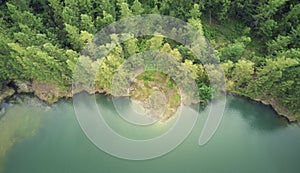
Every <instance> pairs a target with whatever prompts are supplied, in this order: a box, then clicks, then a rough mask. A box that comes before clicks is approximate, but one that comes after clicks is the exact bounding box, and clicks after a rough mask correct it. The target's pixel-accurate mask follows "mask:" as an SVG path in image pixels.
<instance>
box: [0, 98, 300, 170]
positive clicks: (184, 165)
mask: <svg viewBox="0 0 300 173" xmlns="http://www.w3.org/2000/svg"><path fill="white" fill-rule="evenodd" d="M24 100H25V101H24ZM36 103H38V101H37V100H36V99H35V98H30V97H25V99H23V100H22V101H19V102H16V103H11V104H8V105H6V109H7V113H6V115H5V116H4V117H3V118H2V119H1V120H0V122H1V123H0V140H2V139H5V141H4V140H2V142H0V147H2V157H3V158H2V159H1V157H0V168H1V169H0V172H1V171H2V172H3V173H83V172H87V173H95V172H97V173H102V172H103V173H110V172H111V173H127V172H128V173H135V172H143V173H154V172H156V173H169V172H170V173H171V172H172V173H182V172H191V173H199V172H204V173H216V172H222V173H250V172H251V173H252V172H259V173H260V172H262V173H277V172H278V173H279V172H282V173H283V172H284V173H298V172H300V168H299V162H300V151H298V150H299V149H300V126H299V124H297V123H293V124H288V123H287V122H286V120H285V119H284V118H281V117H279V116H278V115H277V114H276V113H275V112H274V111H273V110H272V109H271V108H270V107H268V106H264V105H262V104H259V103H256V102H252V101H249V100H247V99H244V98H240V97H235V96H227V104H226V109H225V113H224V117H223V119H222V122H221V124H220V127H219V128H218V130H217V132H216V133H215V135H214V136H213V137H212V139H211V140H210V141H209V142H208V143H207V144H206V145H204V146H199V145H198V138H199V135H200V133H201V130H202V128H203V124H204V121H205V120H206V118H207V115H208V112H209V110H208V109H203V110H201V111H199V115H198V116H199V117H198V121H197V123H196V125H195V127H194V129H193V130H192V132H191V134H190V135H189V136H188V137H187V139H186V140H185V141H184V142H183V143H182V144H180V145H179V146H178V147H177V148H176V149H174V150H173V151H171V152H169V153H167V154H166V155H163V156H161V157H158V158H154V159H150V160H143V161H132V160H124V159H119V158H116V157H114V156H111V155H109V154H107V153H105V152H103V151H102V150H99V149H98V148H97V147H96V146H95V145H94V144H93V143H92V142H90V140H88V138H87V137H86V136H85V134H84V132H83V131H82V129H81V127H80V125H79V123H78V122H77V119H76V115H75V112H74V108H73V104H72V101H70V100H67V101H63V100H62V101H59V102H58V103H56V104H53V105H52V106H51V107H50V108H49V107H47V106H46V105H43V104H36ZM97 103H98V104H99V105H102V107H103V108H104V109H106V114H105V115H104V118H105V120H106V121H107V122H108V124H109V125H110V126H111V127H112V128H113V129H114V130H115V131H116V132H118V133H119V134H121V135H124V136H127V137H130V138H133V139H143V138H152V137H155V136H157V135H160V134H162V133H164V132H165V131H167V130H168V129H169V128H170V127H171V125H172V123H173V120H170V121H168V122H167V123H165V124H158V125H156V124H154V125H152V126H151V127H150V128H148V129H147V130H143V128H144V127H143V126H134V125H132V124H130V123H126V122H123V119H122V118H120V117H119V116H118V114H117V112H116V111H115V109H114V106H113V103H112V99H111V97H108V96H103V95H100V96H97ZM0 151H1V150H0Z"/></svg>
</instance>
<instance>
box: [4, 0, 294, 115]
mask: <svg viewBox="0 0 300 173" xmlns="http://www.w3.org/2000/svg"><path fill="white" fill-rule="evenodd" d="M149 13H157V14H163V15H170V16H174V17H177V18H180V19H182V20H184V21H187V22H189V23H191V24H192V25H194V26H196V27H197V28H198V29H199V32H200V33H201V34H203V35H205V36H206V38H208V39H209V41H210V42H211V44H212V46H213V47H214V53H215V54H217V55H218V57H219V60H220V62H221V64H222V67H223V68H224V71H225V75H226V80H227V81H226V82H227V90H229V91H231V92H234V93H237V94H239V95H244V96H247V97H249V98H251V99H254V100H259V101H263V102H265V103H269V104H272V106H273V107H274V108H275V110H277V111H278V112H279V113H280V114H283V115H286V116H288V117H289V118H290V119H291V120H294V119H300V106H299V105H300V99H299V98H300V76H299V75H300V64H299V61H300V22H299V21H300V3H299V2H298V1H296V0H262V1H259V2H257V1H255V0H226V1H225V0H211V1H203V2H202V1H200V2H199V1H195V0H187V1H176V0H160V1H141V0H140V1H139V0H112V1H108V0H86V1H83V0H63V1H62V0H40V1H34V0H2V1H0V48H1V49H0V82H1V83H2V88H6V87H7V85H8V84H10V83H11V82H12V81H13V82H14V83H15V84H16V86H17V88H22V87H23V88H25V89H27V90H26V91H22V90H20V91H19V92H34V93H35V94H36V95H37V96H38V97H39V98H41V99H43V100H48V101H49V100H51V101H50V102H54V101H55V100H57V99H58V98H59V97H63V96H66V95H68V96H70V91H71V87H72V75H73V70H74V67H75V64H76V63H77V61H78V57H79V54H80V51H81V50H82V48H83V47H84V46H85V45H86V43H87V42H88V41H89V40H91V38H92V37H93V36H94V35H95V33H96V32H97V31H98V30H100V29H101V28H103V27H105V26H107V25H108V24H110V23H112V22H114V21H117V20H119V19H122V18H126V17H130V16H134V15H139V14H149ZM201 19H202V20H201ZM201 21H202V22H201ZM202 28H203V29H202ZM120 37H121V36H120V35H111V39H112V40H113V39H119V38H120ZM155 49H158V50H161V51H164V52H167V53H169V54H172V55H173V56H174V57H177V60H178V61H180V62H182V64H183V65H184V66H185V67H186V68H188V69H189V70H190V72H191V74H192V76H193V78H194V79H195V80H196V82H197V88H198V91H199V94H200V100H201V101H207V100H209V99H211V97H212V96H213V95H215V94H214V92H216V89H215V88H214V87H213V86H210V85H209V80H208V76H207V74H206V70H205V69H206V68H207V67H210V66H204V64H202V63H201V62H200V61H199V60H197V59H195V57H194V56H193V55H192V53H191V51H189V50H188V49H187V48H186V47H184V46H182V45H180V44H177V43H175V42H174V41H172V40H169V39H166V38H162V37H157V36H153V37H152V36H149V37H143V38H132V39H130V40H129V41H127V42H124V43H122V44H119V45H117V48H116V49H114V51H112V52H111V53H110V54H109V55H107V56H106V57H105V58H104V59H103V60H101V61H100V60H97V61H93V60H91V59H89V58H81V59H80V61H82V62H80V63H81V64H82V65H83V67H85V69H87V70H86V71H85V72H84V73H82V74H80V76H77V77H80V78H85V75H90V74H95V73H97V75H96V79H95V85H96V90H97V91H108V92H109V91H110V87H111V82H112V78H113V74H114V73H115V72H116V68H117V67H118V66H120V64H122V63H123V62H124V61H125V60H126V59H127V58H129V57H130V56H131V55H133V54H135V53H138V52H143V51H145V50H155ZM95 66H100V68H99V69H100V70H99V71H95V70H96V69H97V68H95ZM204 67H205V68H204ZM215 73H216V74H214V75H213V76H219V75H220V74H218V72H217V71H216V72H215ZM75 77H76V76H75ZM86 79H88V78H86ZM86 83H89V81H86ZM41 88H43V89H42V91H41ZM47 88H48V89H49V91H48V90H47ZM3 90H4V89H3ZM1 93H3V91H2V90H1Z"/></svg>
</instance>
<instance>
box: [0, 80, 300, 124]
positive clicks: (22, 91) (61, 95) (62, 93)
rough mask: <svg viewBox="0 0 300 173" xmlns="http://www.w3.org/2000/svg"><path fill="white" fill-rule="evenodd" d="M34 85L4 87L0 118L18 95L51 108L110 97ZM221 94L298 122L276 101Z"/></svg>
mask: <svg viewBox="0 0 300 173" xmlns="http://www.w3.org/2000/svg"><path fill="white" fill-rule="evenodd" d="M36 84H38V86H39V87H37V86H35V87H33V86H32V85H33V84H31V83H26V84H25V83H19V84H17V83H14V85H13V86H7V85H6V86H4V87H3V89H2V91H1V93H0V117H2V116H4V115H5V112H6V110H5V108H4V107H3V103H4V102H6V101H8V100H10V99H11V98H13V97H17V96H18V95H29V96H32V97H36V98H38V99H39V100H40V101H42V102H44V103H45V104H46V105H48V106H51V105H52V104H54V103H57V102H59V101H60V100H69V99H72V97H73V96H74V95H76V94H80V93H82V92H86V93H88V94H90V95H92V94H99V95H101V94H103V95H110V94H109V93H108V92H106V91H105V90H102V91H100V90H93V91H85V90H79V91H76V92H75V93H72V90H71V91H68V90H62V89H59V88H58V87H57V86H55V87H54V90H53V84H49V83H39V82H37V83H36ZM40 85H41V86H40ZM45 85H47V86H49V85H50V86H52V88H50V91H48V90H47V89H49V87H48V88H47V87H46V90H44V88H43V86H45ZM20 86H21V87H20ZM22 87H23V88H22ZM37 88H38V89H37ZM41 88H43V89H41ZM36 89H37V90H36ZM41 90H42V91H41ZM223 94H226V95H233V96H237V97H243V98H245V99H248V100H249V101H254V102H257V103H260V104H263V105H266V106H269V107H270V108H271V109H272V110H274V112H275V113H276V114H277V115H278V116H281V117H283V118H285V119H286V120H287V122H288V123H293V122H298V120H297V119H296V118H295V116H293V115H291V114H290V113H289V112H288V111H286V110H284V108H280V106H279V105H277V104H276V101H274V100H272V99H270V100H262V99H258V98H251V97H249V96H247V95H244V94H242V93H237V92H234V91H226V93H223Z"/></svg>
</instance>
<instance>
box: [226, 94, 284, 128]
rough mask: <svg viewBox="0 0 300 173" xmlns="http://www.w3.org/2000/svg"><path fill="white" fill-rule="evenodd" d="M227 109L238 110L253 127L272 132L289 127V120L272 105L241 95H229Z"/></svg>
mask: <svg viewBox="0 0 300 173" xmlns="http://www.w3.org/2000/svg"><path fill="white" fill-rule="evenodd" d="M226 107H227V109H229V110H230V109H232V110H236V111H237V112H239V113H240V115H241V116H242V118H243V119H244V120H245V121H246V122H247V123H248V124H249V126H250V127H251V128H253V129H256V130H258V131H262V132H271V131H274V130H279V129H281V128H284V127H287V126H288V125H289V124H288V121H287V120H286V119H285V118H284V117H281V116H279V115H278V114H277V113H276V112H275V111H274V110H273V109H272V107H271V106H267V105H263V104H262V103H259V102H256V101H252V100H249V99H247V98H244V97H240V96H227V104H226Z"/></svg>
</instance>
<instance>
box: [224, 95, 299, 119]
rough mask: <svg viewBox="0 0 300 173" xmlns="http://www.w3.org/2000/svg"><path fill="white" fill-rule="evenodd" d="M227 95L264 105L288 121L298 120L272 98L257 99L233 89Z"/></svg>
mask: <svg viewBox="0 0 300 173" xmlns="http://www.w3.org/2000/svg"><path fill="white" fill-rule="evenodd" d="M227 94H228V95H232V96H236V97H242V98H245V99H247V100H249V101H253V102H256V103H259V104H262V105H265V106H268V107H270V108H271V109H272V110H273V111H274V112H275V113H276V114H277V115H278V116H280V117H283V118H284V119H286V120H287V121H288V122H289V123H294V122H298V121H299V120H297V119H296V117H295V116H293V115H291V114H290V113H288V112H287V111H285V110H283V108H280V107H279V106H278V105H277V104H276V103H275V101H272V100H262V99H258V98H251V97H249V96H247V95H244V94H239V93H237V92H234V91H227Z"/></svg>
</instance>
